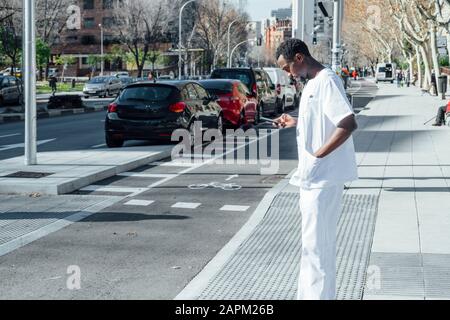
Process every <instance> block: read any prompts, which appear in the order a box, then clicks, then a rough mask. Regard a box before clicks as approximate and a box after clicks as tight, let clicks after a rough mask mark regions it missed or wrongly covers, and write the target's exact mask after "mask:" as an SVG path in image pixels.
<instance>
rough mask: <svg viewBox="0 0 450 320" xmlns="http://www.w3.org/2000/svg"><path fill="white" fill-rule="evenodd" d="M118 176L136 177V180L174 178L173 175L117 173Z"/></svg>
mask: <svg viewBox="0 0 450 320" xmlns="http://www.w3.org/2000/svg"><path fill="white" fill-rule="evenodd" d="M118 176H121V177H136V178H169V177H173V176H175V174H163V173H161V174H160V173H139V172H122V173H119V174H118Z"/></svg>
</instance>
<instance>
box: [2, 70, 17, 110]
mask: <svg viewBox="0 0 450 320" xmlns="http://www.w3.org/2000/svg"><path fill="white" fill-rule="evenodd" d="M21 100H22V82H21V81H20V79H18V78H16V77H13V76H2V75H0V106H4V105H5V104H7V103H17V104H20V102H21Z"/></svg>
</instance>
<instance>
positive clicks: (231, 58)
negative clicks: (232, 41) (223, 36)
mask: <svg viewBox="0 0 450 320" xmlns="http://www.w3.org/2000/svg"><path fill="white" fill-rule="evenodd" d="M252 41H255V40H254V39H248V40H245V41H242V42H240V43H238V44H237V45H236V46H235V47H234V48H233V50H231V55H230V68H231V67H232V64H231V62H232V61H233V55H234V52H235V51H236V49H237V48H238V47H239V46H241V45H243V44H244V43H247V42H252Z"/></svg>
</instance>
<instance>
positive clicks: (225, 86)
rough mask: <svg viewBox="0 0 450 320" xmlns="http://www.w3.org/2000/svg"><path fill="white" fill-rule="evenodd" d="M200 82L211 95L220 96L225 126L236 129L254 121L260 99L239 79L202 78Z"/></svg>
mask: <svg viewBox="0 0 450 320" xmlns="http://www.w3.org/2000/svg"><path fill="white" fill-rule="evenodd" d="M199 83H200V84H201V85H202V86H203V87H204V88H205V89H206V90H207V91H208V93H209V94H210V95H215V96H218V97H219V100H218V103H219V105H220V106H221V107H222V110H223V118H224V124H225V126H231V127H233V128H235V129H237V128H239V127H240V126H242V125H244V124H246V123H254V122H255V118H256V105H257V104H258V101H257V100H256V98H255V97H253V96H252V95H251V93H250V90H249V89H248V88H247V87H246V86H245V85H244V84H243V83H242V82H241V81H239V80H222V79H216V80H201V81H199Z"/></svg>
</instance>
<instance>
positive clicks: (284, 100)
mask: <svg viewBox="0 0 450 320" xmlns="http://www.w3.org/2000/svg"><path fill="white" fill-rule="evenodd" d="M264 71H266V72H267V74H268V75H269V77H270V80H272V82H273V83H274V84H275V88H276V92H277V96H278V112H279V113H284V112H285V111H286V107H295V106H296V105H295V103H296V100H297V99H296V95H297V89H296V87H295V86H294V84H293V82H292V81H291V79H290V77H289V75H288V73H287V72H286V71H284V70H281V69H280V68H264Z"/></svg>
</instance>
